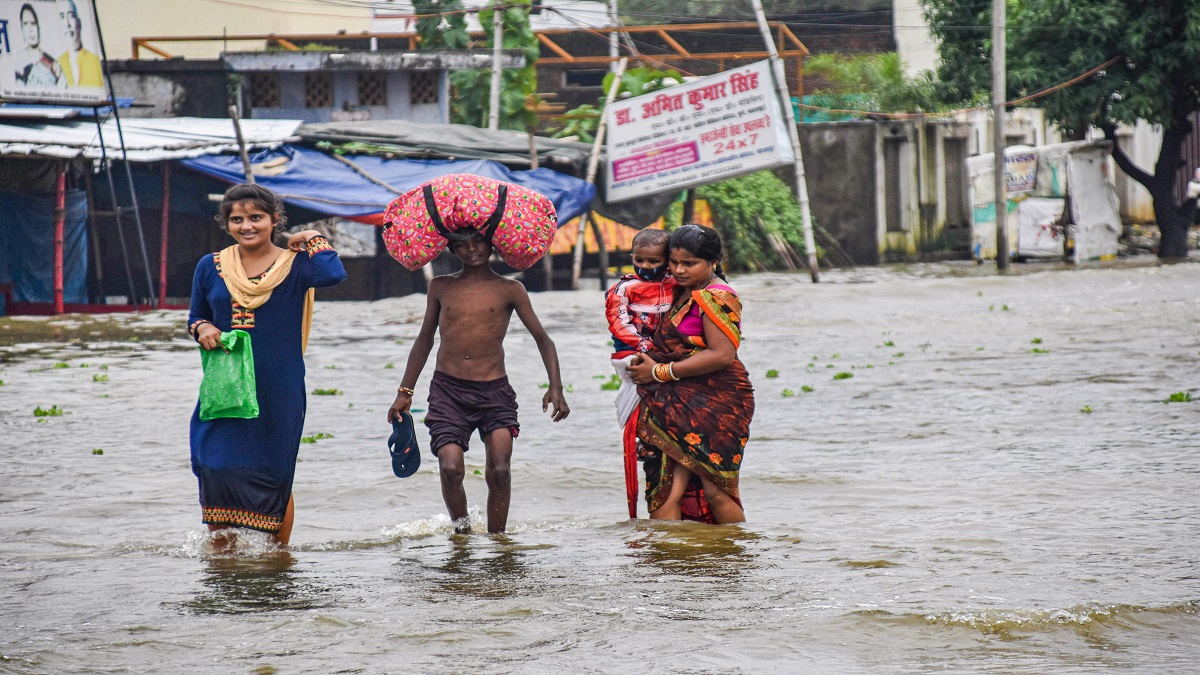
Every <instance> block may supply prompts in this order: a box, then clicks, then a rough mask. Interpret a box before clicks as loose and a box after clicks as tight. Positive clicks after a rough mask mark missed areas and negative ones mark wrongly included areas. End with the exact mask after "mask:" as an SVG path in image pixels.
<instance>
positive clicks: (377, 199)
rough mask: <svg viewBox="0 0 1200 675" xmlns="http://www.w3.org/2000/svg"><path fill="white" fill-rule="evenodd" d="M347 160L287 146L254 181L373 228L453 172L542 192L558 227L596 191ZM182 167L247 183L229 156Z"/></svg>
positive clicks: (452, 166)
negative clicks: (402, 199) (412, 193)
mask: <svg viewBox="0 0 1200 675" xmlns="http://www.w3.org/2000/svg"><path fill="white" fill-rule="evenodd" d="M345 160H346V161H348V162H351V163H353V165H354V167H351V166H348V165H347V164H346V163H344V162H342V161H339V160H338V159H335V158H334V157H331V156H329V155H327V154H325V153H323V152H321V151H319V150H313V149H311V148H305V147H300V146H295V145H285V146H283V147H280V148H278V149H275V150H271V151H266V152H262V153H259V154H257V155H255V156H254V157H252V158H251V164H252V166H253V168H252V170H253V172H254V180H255V182H256V183H258V184H259V185H262V186H263V187H266V188H269V189H271V190H273V191H274V192H276V193H277V194H279V195H280V196H281V197H282V198H283V200H284V201H286V202H287V203H288V204H292V205H295V206H299V207H302V208H306V209H311V210H313V211H319V212H321V213H325V214H328V215H330V216H337V217H340V218H346V219H349V220H356V221H358V222H362V223H370V224H372V225H382V224H383V211H384V209H385V208H387V205H388V204H389V203H390V202H391V201H392V200H393V199H395V198H396V197H398V196H399V194H398V193H404V192H407V191H409V190H411V189H413V188H415V187H419V186H420V185H421V184H422V183H425V182H426V181H429V180H432V179H434V178H437V177H438V176H443V175H446V174H451V173H470V174H476V175H479V176H484V177H487V178H494V179H496V180H502V181H507V182H509V183H515V184H517V185H522V186H524V187H527V188H529V189H530V190H533V191H535V192H538V193H540V194H543V195H545V196H546V197H549V198H550V201H552V202H554V208H555V210H556V211H557V212H558V221H559V222H560V223H565V222H567V221H568V220H571V219H572V218H575V217H576V216H579V215H581V214H583V212H584V211H586V210H587V208H588V203H589V202H590V201H591V199H592V197H593V196H594V195H595V192H596V188H595V186H594V185H591V184H589V183H588V182H587V181H585V180H582V179H580V178H574V177H572V176H568V175H566V174H562V173H558V172H556V171H551V170H550V169H534V170H533V171H510V170H509V169H507V168H505V167H504V165H502V164H499V163H497V162H492V161H486V160H471V161H457V162H456V161H450V160H440V159H438V160H416V159H383V158H380V157H371V156H365V155H358V156H354V157H348V158H345ZM180 164H182V165H183V166H186V167H188V168H189V169H193V170H195V171H199V172H201V173H203V174H206V175H209V176H212V177H214V178H217V179H219V180H222V181H225V182H227V183H241V182H244V181H245V174H244V172H243V170H242V162H241V159H240V158H238V157H236V156H233V155H215V156H206V157H196V158H194V159H185V160H181V161H180ZM356 168H357V169H358V170H356ZM360 171H361V173H360ZM364 174H366V175H364ZM368 176H369V177H368ZM377 181H378V182H377ZM379 183H385V184H386V185H388V186H390V187H391V188H394V191H393V190H391V189H388V188H387V187H384V186H383V185H380V184H379Z"/></svg>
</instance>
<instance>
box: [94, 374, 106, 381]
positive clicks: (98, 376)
mask: <svg viewBox="0 0 1200 675" xmlns="http://www.w3.org/2000/svg"><path fill="white" fill-rule="evenodd" d="M92 382H108V376H107V375H101V374H100V373H96V374H95V375H92Z"/></svg>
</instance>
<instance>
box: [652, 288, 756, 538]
mask: <svg viewBox="0 0 1200 675" xmlns="http://www.w3.org/2000/svg"><path fill="white" fill-rule="evenodd" d="M694 305H696V306H698V307H699V310H700V312H702V313H703V315H704V316H707V317H708V318H709V319H711V320H712V321H713V323H714V324H716V325H717V327H718V328H720V329H721V331H722V332H724V333H725V334H726V335H727V336H729V338H730V339H731V340H732V341H733V345H734V347H737V346H739V345H740V344H741V340H742V335H741V328H740V325H741V312H742V305H741V301H740V300H738V297H737V294H736V293H734V292H733V289H731V288H729V287H727V286H721V285H717V284H712V285H710V286H709V287H708V288H705V289H701V290H698V291H693V292H692V294H691V296H689V297H687V298H686V299H685V300H684V301H683V302H682V303H681V304H679V305H677V306H676V307H675V308H673V309H672V310H671V312H670V313H669V314H668V316H667V320H665V321H663V322H662V323H661V324H660V325H659V327H658V330H657V331H656V332H655V334H654V347H655V349H654V350H653V351H652V352H651V356H652V357H653V358H655V359H656V360H658V361H660V362H673V361H681V360H683V359H685V358H687V357H688V356H691V355H692V354H695V353H697V352H699V351H702V350H704V349H706V348H707V346H706V345H705V340H704V335H703V331H702V330H701V331H699V332H700V333H701V334H700V335H691V334H687V333H685V332H683V331H681V330H680V325H681V324H684V322H685V320H686V319H687V317H688V315H689V313H691V314H692V316H693V317H694V316H695V314H696V313H695V312H694V311H693V309H692V308H693V306H694ZM694 321H695V319H692V322H693V323H694ZM685 325H686V324H685ZM639 394H641V397H642V403H643V405H642V413H641V417H640V418H639V419H638V429H637V433H638V438H639V440H641V456H642V460H643V462H642V466H643V468H644V469H645V471H646V504H647V507H648V508H649V510H650V511H651V512H653V511H656V510H658V509H659V508H660V507H661V506H662V505H663V503H664V502H665V501H666V498H667V496H668V495H670V493H671V483H672V474H673V473H674V467H675V463H676V462H678V463H681V464H683V466H685V467H686V468H687V469H688V470H689V471H691V472H692V474H693V478H692V484H693V485H692V486H690V487H689V489H688V491H687V494H685V497H684V504H683V506H684V517H685V519H690V520H706V521H709V522H712V519H711V516H710V514H709V513H708V505H707V501H706V500H705V499H704V498H703V495H702V494H700V493H698V490H697V488H698V487H699V485H700V481H699V479H698V478H697V476H704V477H705V478H707V479H708V480H710V481H711V482H712V483H713V484H715V485H716V486H718V487H719V488H720V489H721V490H722V491H723V492H725V493H726V494H728V495H729V496H730V497H732V498H733V499H734V500H735V501H737V502H738V503H739V504H740V503H741V498H740V496H739V494H738V470H739V469H740V468H741V464H742V455H743V452H744V450H745V447H746V441H747V440H748V439H749V437H750V420H751V418H752V417H753V416H754V387H753V386H752V385H751V384H750V377H749V375H748V374H747V372H746V367H745V366H744V365H742V362H741V361H740V360H736V359H735V360H734V362H733V363H732V364H730V366H729V367H727V368H723V369H721V370H718V371H716V372H712V373H707V374H705V375H699V376H696V377H684V378H682V379H680V380H678V381H670V382H664V383H654V384H650V385H644V386H642V387H639Z"/></svg>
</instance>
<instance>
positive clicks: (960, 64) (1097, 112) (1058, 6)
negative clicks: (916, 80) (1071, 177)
mask: <svg viewBox="0 0 1200 675" xmlns="http://www.w3.org/2000/svg"><path fill="white" fill-rule="evenodd" d="M922 2H923V3H924V5H925V11H926V16H927V18H928V19H929V21H930V27H931V29H932V31H933V33H934V35H935V36H936V37H937V38H938V39H939V40H940V41H941V48H940V51H941V56H942V65H941V68H940V71H939V72H940V74H941V79H942V81H943V83H944V86H945V92H946V93H947V94H952V95H956V96H958V97H960V98H966V97H967V94H968V93H970V92H975V91H978V90H986V89H988V88H989V87H990V78H991V32H990V28H989V27H990V25H991V7H990V6H989V5H988V3H981V2H978V1H977V0H922ZM1006 7H1007V19H1008V21H1007V23H1008V32H1007V33H1006V35H1007V39H1006V41H1007V45H1006V52H1007V59H1006V60H1007V63H1006V65H1007V83H1008V92H1007V95H1008V97H1009V99H1010V100H1011V99H1013V98H1015V97H1019V96H1023V95H1027V94H1031V93H1034V92H1038V91H1040V90H1043V89H1046V88H1049V87H1053V86H1054V85H1057V84H1059V83H1062V82H1065V81H1067V80H1070V79H1072V78H1074V77H1076V76H1078V75H1080V74H1081V73H1084V72H1086V71H1088V70H1090V69H1092V68H1095V67H1096V66H1099V65H1101V64H1104V63H1106V62H1107V61H1109V60H1110V59H1113V58H1114V57H1115V58H1117V61H1116V62H1115V63H1113V64H1112V65H1111V66H1110V67H1107V68H1105V69H1104V70H1102V71H1100V72H1098V73H1096V74H1095V75H1093V76H1091V77H1089V78H1087V79H1086V80H1084V81H1082V82H1080V83H1078V84H1076V85H1074V86H1071V87H1066V88H1063V89H1060V90H1058V91H1056V92H1054V93H1053V94H1050V95H1049V96H1046V97H1044V98H1042V99H1039V100H1038V101H1037V102H1036V104H1035V105H1037V106H1039V107H1041V108H1042V109H1044V110H1045V112H1046V116H1047V118H1048V119H1049V120H1051V121H1053V122H1055V123H1056V124H1058V125H1059V126H1061V127H1062V128H1063V129H1064V130H1065V131H1066V132H1067V133H1073V134H1076V135H1080V134H1082V133H1083V132H1084V131H1086V130H1087V129H1088V128H1089V127H1092V126H1095V127H1098V128H1100V129H1103V130H1104V131H1105V134H1106V135H1107V136H1108V137H1109V138H1110V139H1115V131H1116V125H1117V124H1119V123H1126V124H1133V123H1135V122H1137V121H1138V120H1139V119H1144V120H1146V121H1147V122H1150V123H1151V124H1160V125H1162V129H1163V145H1162V151H1161V152H1160V154H1159V157H1158V159H1157V161H1156V162H1155V166H1154V168H1153V170H1151V171H1147V170H1143V169H1141V168H1139V167H1137V166H1136V165H1134V164H1133V162H1131V161H1130V160H1129V159H1128V157H1126V156H1125V154H1124V153H1123V152H1121V149H1120V148H1119V147H1114V150H1113V156H1114V158H1115V159H1116V161H1117V164H1118V165H1119V166H1120V167H1121V169H1122V170H1124V171H1125V172H1126V173H1127V174H1129V176H1130V177H1131V178H1133V179H1134V180H1136V181H1138V182H1139V183H1141V184H1142V185H1144V186H1146V189H1147V190H1149V191H1150V194H1151V197H1152V198H1153V200H1154V210H1155V215H1156V218H1157V220H1158V225H1159V229H1160V231H1161V233H1162V243H1161V245H1160V249H1159V255H1160V256H1163V257H1172V258H1173V257H1181V256H1184V255H1186V254H1187V228H1188V226H1189V225H1190V223H1191V218H1192V213H1193V211H1194V208H1195V202H1194V201H1190V202H1185V201H1182V200H1181V198H1180V197H1179V196H1177V195H1175V194H1174V189H1175V187H1174V186H1175V182H1176V181H1175V177H1176V174H1177V172H1178V171H1179V169H1180V168H1181V162H1182V154H1181V147H1182V144H1183V141H1184V140H1186V138H1187V137H1188V135H1189V134H1190V133H1191V129H1192V122H1191V121H1190V120H1189V115H1191V114H1193V113H1195V112H1197V111H1200V68H1198V67H1197V64H1198V63H1200V0H1173V1H1170V2H1161V1H1156V0H1008V4H1007V5H1006Z"/></svg>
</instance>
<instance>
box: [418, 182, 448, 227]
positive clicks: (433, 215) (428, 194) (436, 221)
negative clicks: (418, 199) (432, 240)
mask: <svg viewBox="0 0 1200 675" xmlns="http://www.w3.org/2000/svg"><path fill="white" fill-rule="evenodd" d="M421 191H422V192H424V193H425V210H426V211H428V212H429V218H430V219H431V220H433V226H434V227H435V228H437V231H438V234H440V235H442V236H443V237H445V238H446V239H453V238H454V233H453V232H451V231H450V230H448V229H446V225H445V223H443V222H442V216H441V214H439V213H438V210H437V202H435V201H433V186H432V185H429V184H428V183H426V184H425V185H424V186H423V187H422V190H421Z"/></svg>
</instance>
